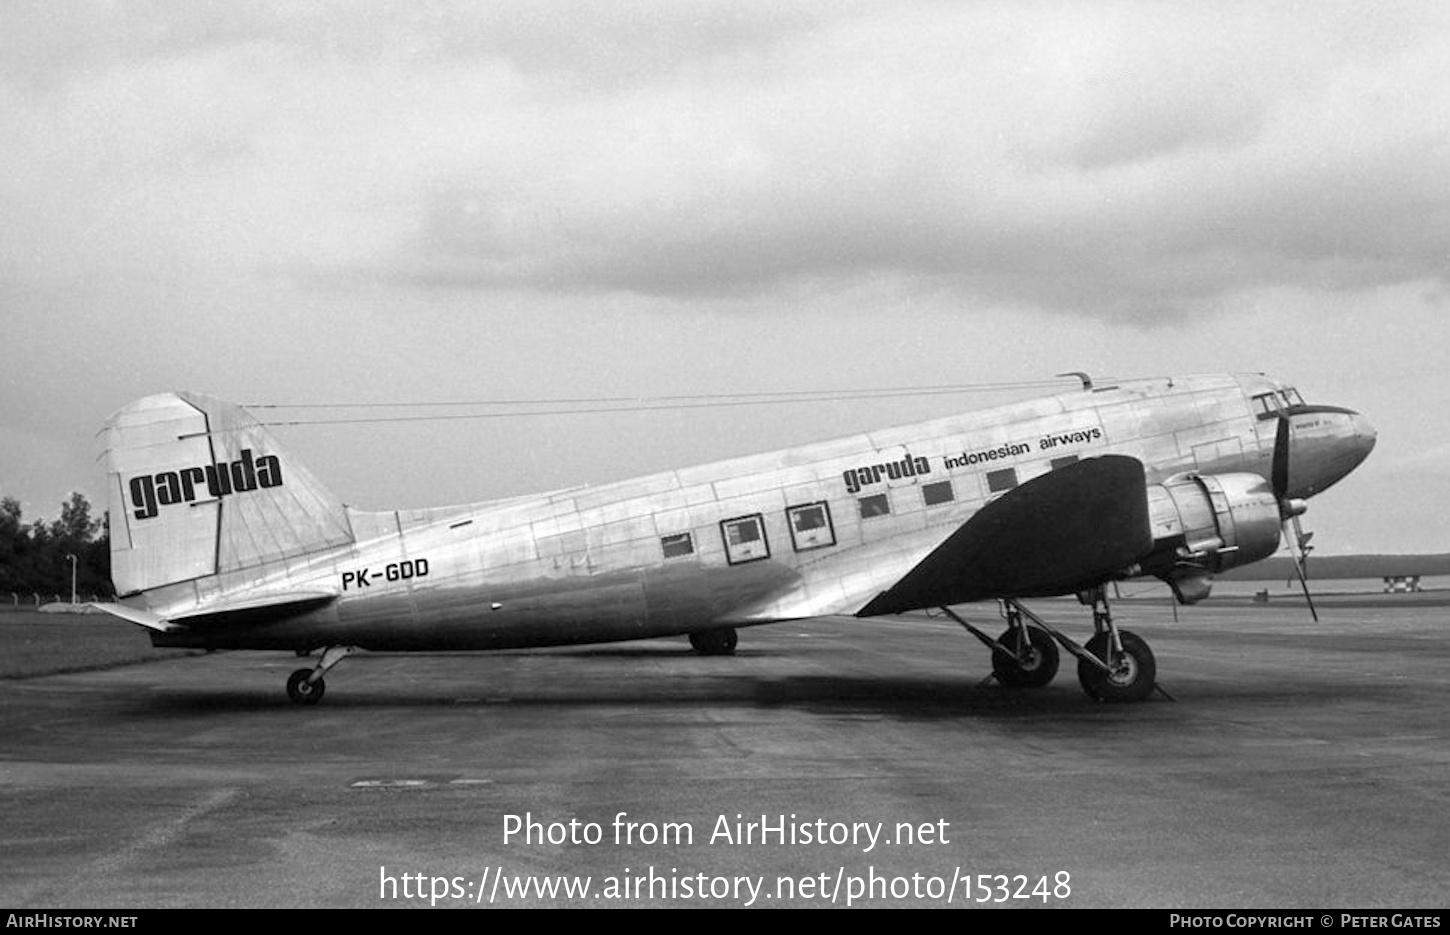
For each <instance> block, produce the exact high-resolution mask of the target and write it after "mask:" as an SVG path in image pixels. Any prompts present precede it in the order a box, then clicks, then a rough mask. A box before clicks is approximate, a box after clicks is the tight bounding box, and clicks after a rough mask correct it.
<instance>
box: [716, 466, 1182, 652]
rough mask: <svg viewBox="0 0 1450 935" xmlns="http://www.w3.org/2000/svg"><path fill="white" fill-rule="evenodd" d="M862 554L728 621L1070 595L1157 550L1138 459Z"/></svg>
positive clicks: (1069, 469)
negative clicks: (907, 544)
mask: <svg viewBox="0 0 1450 935" xmlns="http://www.w3.org/2000/svg"><path fill="white" fill-rule="evenodd" d="M884 545H888V546H889V547H890V549H891V551H889V552H879V553H877V554H872V550H871V549H865V550H859V553H858V554H857V555H856V556H854V557H852V558H850V559H849V560H850V561H851V562H852V567H851V568H847V569H844V570H843V569H842V568H841V567H840V566H839V565H836V566H834V567H829V568H825V567H823V568H822V569H821V573H820V574H819V575H813V574H812V573H811V568H810V567H809V566H807V568H806V569H804V570H803V575H802V578H801V580H800V581H799V582H797V583H795V584H793V585H792V586H791V587H790V588H789V589H788V590H787V591H786V592H784V593H777V594H775V595H772V596H771V597H770V598H767V599H766V600H763V601H761V602H758V603H757V604H755V605H751V606H747V607H742V608H737V609H736V611H735V612H732V613H729V614H726V615H725V616H724V617H722V618H721V622H724V623H742V624H743V623H756V622H764V621H766V620H783V619H797V618H802V617H812V616H823V615H828V614H853V615H856V616H862V617H867V616H874V615H877V614H890V613H904V612H906V611H910V610H919V609H921V608H925V607H940V606H943V605H951V604H965V603H969V602H971V601H980V600H989V599H993V598H999V597H1042V596H1048V595H1058V594H1071V593H1073V592H1075V591H1080V590H1084V589H1087V588H1090V587H1093V586H1095V585H1098V584H1101V583H1102V582H1103V581H1105V580H1107V579H1108V578H1110V577H1112V576H1113V575H1114V574H1116V573H1118V572H1120V571H1121V570H1123V569H1125V568H1127V567H1129V566H1130V565H1132V564H1134V563H1135V562H1137V561H1139V560H1141V559H1142V558H1143V557H1144V556H1145V555H1147V554H1148V553H1149V552H1150V551H1152V548H1153V533H1152V528H1151V526H1150V523H1149V515H1148V498H1147V480H1146V477H1145V474H1144V470H1143V464H1142V462H1140V461H1139V460H1137V459H1136V458H1129V457H1124V456H1120V455H1107V456H1103V457H1098V458H1087V459H1084V460H1082V461H1078V462H1076V463H1074V464H1071V465H1068V466H1066V467H1063V468H1059V469H1058V470H1055V471H1052V472H1050V473H1047V474H1043V475H1041V476H1040V477H1036V478H1033V479H1032V480H1029V481H1027V482H1025V483H1023V484H1021V485H1020V486H1018V487H1015V488H1013V489H1012V490H1011V491H1009V492H1007V493H1005V494H1003V495H1002V496H1001V497H998V498H997V499H996V500H993V501H992V502H990V503H988V504H987V505H986V506H984V507H983V508H982V509H980V510H978V511H977V512H976V513H975V514H973V516H972V517H971V518H970V519H968V520H967V521H966V522H965V523H963V524H962V525H961V526H959V527H957V528H956V529H955V530H953V531H951V532H950V533H949V534H947V535H946V536H945V538H943V537H942V536H941V533H940V532H939V531H936V532H933V531H930V530H928V531H926V534H924V537H923V538H922V539H920V540H917V546H918V547H917V548H916V549H915V550H911V549H907V550H903V549H902V547H901V544H900V540H899V539H892V540H889V541H888V543H886V544H884Z"/></svg>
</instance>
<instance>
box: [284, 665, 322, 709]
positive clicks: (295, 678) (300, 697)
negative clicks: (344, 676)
mask: <svg viewBox="0 0 1450 935" xmlns="http://www.w3.org/2000/svg"><path fill="white" fill-rule="evenodd" d="M311 674H312V670H311V669H298V670H297V671H296V672H293V673H292V675H291V677H289V678H288V679H287V697H288V698H291V699H292V700H293V701H294V702H296V703H297V704H317V703H318V702H319V701H321V700H322V693H323V692H324V691H326V690H327V683H326V682H324V681H323V680H322V679H318V680H317V681H315V682H311V683H309V682H308V681H307V677H308V676H309V675H311Z"/></svg>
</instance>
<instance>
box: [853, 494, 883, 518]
mask: <svg viewBox="0 0 1450 935" xmlns="http://www.w3.org/2000/svg"><path fill="white" fill-rule="evenodd" d="M856 503H857V504H859V505H860V507H861V518H862V519H870V518H871V517H873V516H886V515H887V514H889V513H890V512H891V501H890V500H887V499H886V494H884V493H877V494H872V495H871V496H869V497H862V498H861V499H859V500H857V501H856Z"/></svg>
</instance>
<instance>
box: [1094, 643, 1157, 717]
mask: <svg viewBox="0 0 1450 935" xmlns="http://www.w3.org/2000/svg"><path fill="white" fill-rule="evenodd" d="M1118 638H1119V639H1120V640H1122V642H1123V651H1122V652H1121V653H1117V654H1114V655H1113V657H1112V658H1109V655H1110V649H1111V646H1112V642H1111V640H1109V638H1108V634H1106V633H1099V634H1098V635H1097V636H1094V637H1093V638H1092V639H1090V640H1088V642H1087V647H1086V648H1087V651H1088V652H1090V653H1092V654H1093V655H1094V656H1096V657H1098V658H1099V659H1101V660H1103V661H1104V662H1106V663H1107V664H1108V669H1109V671H1107V672H1104V671H1103V670H1102V669H1099V668H1098V667H1097V666H1095V665H1093V664H1092V663H1090V662H1088V661H1086V660H1084V659H1079V660H1078V661H1077V680H1078V681H1079V682H1081V683H1082V690H1083V691H1085V692H1087V693H1088V697H1090V698H1095V699H1097V700H1098V701H1142V700H1143V699H1144V698H1147V697H1148V695H1149V693H1151V692H1152V691H1153V686H1154V685H1155V684H1156V683H1157V679H1158V664H1157V662H1155V661H1154V659H1153V651H1152V650H1151V649H1149V648H1148V644H1147V643H1145V642H1143V640H1141V639H1139V638H1138V636H1137V634H1135V633H1130V632H1128V631H1127V630H1119V631H1118Z"/></svg>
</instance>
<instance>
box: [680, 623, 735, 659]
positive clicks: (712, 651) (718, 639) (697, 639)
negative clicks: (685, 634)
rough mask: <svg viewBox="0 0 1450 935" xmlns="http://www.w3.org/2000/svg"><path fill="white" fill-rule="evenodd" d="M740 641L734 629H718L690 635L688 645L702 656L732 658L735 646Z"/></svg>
mask: <svg viewBox="0 0 1450 935" xmlns="http://www.w3.org/2000/svg"><path fill="white" fill-rule="evenodd" d="M739 641H740V637H739V635H738V634H737V633H736V632H735V628H734V627H720V628H719V629H715V630H701V631H699V632H698V633H691V634H690V645H691V646H692V647H693V648H694V650H695V652H697V653H699V654H700V655H702V656H732V655H734V654H735V644H736V643H738V642H739Z"/></svg>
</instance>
